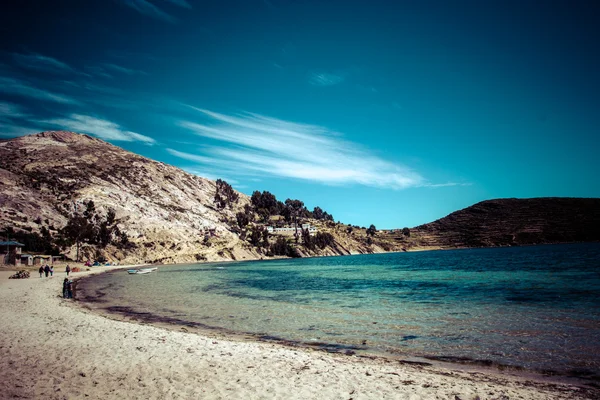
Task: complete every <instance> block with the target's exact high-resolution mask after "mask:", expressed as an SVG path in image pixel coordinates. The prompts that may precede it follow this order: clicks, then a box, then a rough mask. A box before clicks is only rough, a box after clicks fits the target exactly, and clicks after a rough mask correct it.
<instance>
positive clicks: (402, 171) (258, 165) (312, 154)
mask: <svg viewBox="0 0 600 400" xmlns="http://www.w3.org/2000/svg"><path fill="white" fill-rule="evenodd" d="M192 108H193V107H192ZM194 109H195V110H196V111H198V112H199V113H200V114H201V115H202V116H203V117H204V119H206V120H207V122H206V123H198V122H195V121H188V120H180V121H178V125H179V126H180V127H183V128H185V129H187V130H189V131H191V132H193V133H195V134H196V135H199V136H201V137H204V138H208V139H212V140H214V141H217V142H220V143H221V145H212V146H207V147H205V148H203V149H202V150H201V151H200V153H199V154H192V153H189V152H182V151H178V150H175V149H169V150H168V151H169V153H170V154H172V155H174V156H177V157H179V158H182V159H186V160H188V161H193V162H195V163H199V164H204V165H209V166H213V167H214V166H218V167H219V168H221V169H222V170H223V171H225V172H228V173H230V174H234V173H236V174H240V172H242V173H244V172H245V173H248V174H251V175H255V176H279V177H284V178H295V179H301V180H309V181H314V182H320V183H324V184H331V185H347V184H359V185H364V186H372V187H381V188H392V189H404V188H409V187H414V186H421V185H422V184H423V183H424V180H423V178H422V177H421V176H420V175H419V174H417V173H416V172H414V171H412V170H410V169H409V168H407V167H405V166H401V165H398V164H394V163H391V162H388V161H385V160H383V159H381V158H379V157H377V156H375V155H373V154H371V153H370V152H369V151H368V150H366V149H363V148H361V147H360V146H358V145H356V144H354V143H352V142H348V141H345V140H344V139H343V138H342V137H341V135H340V134H338V133H336V132H332V131H330V130H328V129H326V128H323V127H320V126H315V125H308V124H300V123H294V122H288V121H283V120H279V119H276V118H270V117H266V116H262V115H259V114H253V113H245V114H241V115H235V116H232V115H225V114H220V113H216V112H213V111H209V110H205V109H199V108H194Z"/></svg>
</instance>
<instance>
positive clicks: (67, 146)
mask: <svg viewBox="0 0 600 400" xmlns="http://www.w3.org/2000/svg"><path fill="white" fill-rule="evenodd" d="M215 193H216V184H215V182H214V181H212V180H209V179H205V178H201V177H198V176H195V175H192V174H189V173H186V172H184V171H183V170H181V169H179V168H176V167H173V166H170V165H166V164H164V163H160V162H156V161H153V160H150V159H147V158H145V157H142V156H139V155H137V154H134V153H131V152H128V151H125V150H123V149H121V148H119V147H116V146H113V145H111V144H109V143H106V142H104V141H102V140H99V139H96V138H93V137H90V136H87V135H81V134H77V133H73V132H66V131H50V132H42V133H39V134H35V135H29V136H23V137H19V138H15V139H11V140H8V141H2V142H0V228H3V227H4V228H6V227H11V228H12V229H14V230H16V231H27V232H34V233H37V232H40V231H41V229H42V228H44V229H47V230H48V231H49V232H50V234H51V235H53V236H56V235H57V234H58V232H59V230H60V229H61V228H63V227H64V226H65V225H66V224H67V221H68V219H69V217H70V216H72V215H74V214H76V213H81V212H82V211H83V210H84V209H85V203H86V202H88V201H89V200H92V201H93V202H94V204H95V208H96V210H97V211H98V212H99V213H100V214H106V213H107V211H108V210H109V209H113V210H114V211H115V212H116V218H117V220H118V226H119V229H120V230H121V231H123V232H125V233H126V234H127V235H128V236H129V239H130V241H131V242H132V243H133V244H134V245H135V247H132V248H128V249H121V248H118V246H113V245H109V246H107V247H106V248H105V249H103V255H104V256H106V258H108V259H109V260H113V261H114V260H119V261H121V262H136V263H137V262H163V263H171V262H195V261H199V260H209V261H225V260H241V259H260V258H263V257H265V256H266V251H265V249H259V248H256V247H253V246H251V245H250V244H249V243H248V241H247V240H242V239H240V234H239V231H237V230H236V229H235V219H236V218H235V216H236V213H237V212H240V211H241V210H243V209H244V206H245V205H247V204H248V203H249V197H248V196H246V195H244V194H242V193H238V195H239V200H238V201H237V203H235V204H233V205H232V206H230V207H226V208H224V209H222V208H218V207H217V206H216V205H215V202H214V197H215ZM314 222H315V221H313V223H314ZM320 225H321V229H323V230H325V231H327V230H332V231H335V229H333V228H331V227H328V226H327V225H325V224H320ZM335 238H336V242H335V243H333V245H332V246H329V247H328V248H325V249H318V251H308V250H306V249H300V250H301V252H300V253H301V255H304V256H310V255H336V254H350V253H365V252H373V251H383V249H382V248H380V247H377V246H376V245H375V246H367V245H365V244H363V243H362V242H361V241H360V240H355V239H354V238H353V237H352V236H349V235H345V234H344V232H343V231H340V233H339V234H336V235H335ZM26 250H27V249H26ZM95 250H96V249H95V248H94V247H93V246H85V245H84V246H83V248H82V251H83V253H84V259H85V258H92V259H93V258H95ZM66 252H67V255H68V256H69V257H70V258H75V248H74V247H73V246H71V247H69V248H68V249H66Z"/></svg>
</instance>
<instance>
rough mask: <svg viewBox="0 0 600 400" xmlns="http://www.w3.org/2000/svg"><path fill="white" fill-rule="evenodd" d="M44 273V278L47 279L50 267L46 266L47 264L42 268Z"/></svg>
mask: <svg viewBox="0 0 600 400" xmlns="http://www.w3.org/2000/svg"><path fill="white" fill-rule="evenodd" d="M44 272H45V273H46V278H47V277H48V274H49V273H50V267H49V266H48V264H46V266H45V267H44Z"/></svg>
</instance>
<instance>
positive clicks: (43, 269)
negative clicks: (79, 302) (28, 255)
mask: <svg viewBox="0 0 600 400" xmlns="http://www.w3.org/2000/svg"><path fill="white" fill-rule="evenodd" d="M38 272H39V273H40V278H43V277H44V274H45V275H46V277H48V275H50V276H54V265H48V264H46V265H41V266H40V269H39V270H38ZM65 272H66V273H67V277H66V278H65V280H64V281H63V297H64V298H65V299H72V298H73V281H72V280H70V279H69V274H70V273H71V267H70V266H69V265H67V267H66V268H65Z"/></svg>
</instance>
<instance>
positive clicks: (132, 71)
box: [104, 63, 148, 75]
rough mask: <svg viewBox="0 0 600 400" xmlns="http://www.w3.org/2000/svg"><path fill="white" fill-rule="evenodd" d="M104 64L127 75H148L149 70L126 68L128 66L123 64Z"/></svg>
mask: <svg viewBox="0 0 600 400" xmlns="http://www.w3.org/2000/svg"><path fill="white" fill-rule="evenodd" d="M104 66H105V67H106V68H108V69H110V70H112V71H115V72H120V73H122V74H125V75H148V73H147V72H144V71H140V70H138V69H131V68H126V67H123V66H121V65H117V64H109V63H107V64H104Z"/></svg>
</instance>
